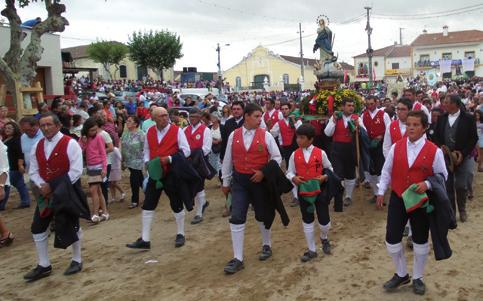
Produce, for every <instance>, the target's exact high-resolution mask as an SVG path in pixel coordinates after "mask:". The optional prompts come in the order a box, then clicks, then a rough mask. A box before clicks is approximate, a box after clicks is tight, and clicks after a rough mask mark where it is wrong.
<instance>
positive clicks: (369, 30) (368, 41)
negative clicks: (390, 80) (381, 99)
mask: <svg viewBox="0 0 483 301" xmlns="http://www.w3.org/2000/svg"><path fill="white" fill-rule="evenodd" d="M364 9H365V10H366V11H367V25H366V31H367V50H366V53H367V57H368V59H369V70H368V71H369V89H371V88H372V81H373V74H372V53H373V52H374V50H373V49H372V46H371V34H372V28H371V24H370V23H369V11H370V10H371V7H369V6H366V7H364Z"/></svg>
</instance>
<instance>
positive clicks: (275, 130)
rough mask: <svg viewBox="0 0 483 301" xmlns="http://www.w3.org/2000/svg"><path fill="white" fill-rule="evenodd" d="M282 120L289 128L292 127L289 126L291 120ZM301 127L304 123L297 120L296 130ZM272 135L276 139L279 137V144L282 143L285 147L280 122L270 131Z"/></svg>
mask: <svg viewBox="0 0 483 301" xmlns="http://www.w3.org/2000/svg"><path fill="white" fill-rule="evenodd" d="M280 120H281V122H285V124H286V125H287V126H290V125H289V122H290V121H289V118H282V119H280ZM301 125H302V121H300V120H297V121H296V122H295V129H298V128H299V126H301ZM270 134H272V136H273V137H274V138H277V137H278V142H279V143H280V145H283V137H282V133H281V130H280V124H278V122H277V123H275V125H274V126H273V127H272V129H271V130H270Z"/></svg>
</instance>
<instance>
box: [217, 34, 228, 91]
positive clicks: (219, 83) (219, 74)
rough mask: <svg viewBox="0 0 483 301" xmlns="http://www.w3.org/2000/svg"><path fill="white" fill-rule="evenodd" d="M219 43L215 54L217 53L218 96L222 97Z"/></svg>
mask: <svg viewBox="0 0 483 301" xmlns="http://www.w3.org/2000/svg"><path fill="white" fill-rule="evenodd" d="M225 46H230V44H225ZM220 51H221V48H220V43H217V44H216V52H218V64H217V66H218V80H217V83H218V89H219V91H220V94H221V95H223V72H222V71H221V63H220Z"/></svg>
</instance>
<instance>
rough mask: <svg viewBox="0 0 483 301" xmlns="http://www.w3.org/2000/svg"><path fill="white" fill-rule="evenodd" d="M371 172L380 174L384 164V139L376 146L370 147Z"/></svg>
mask: <svg viewBox="0 0 483 301" xmlns="http://www.w3.org/2000/svg"><path fill="white" fill-rule="evenodd" d="M369 157H370V161H369V174H370V175H372V176H380V175H381V171H382V167H383V166H384V161H385V160H386V159H385V158H384V154H383V153H382V140H381V141H379V143H378V144H377V146H376V147H374V148H369Z"/></svg>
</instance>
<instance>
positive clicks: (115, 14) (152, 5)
mask: <svg viewBox="0 0 483 301" xmlns="http://www.w3.org/2000/svg"><path fill="white" fill-rule="evenodd" d="M62 2H63V3H65V4H66V5H67V12H66V13H65V17H66V18H67V19H68V20H69V22H70V26H68V27H67V28H66V30H65V32H63V33H62V34H61V47H70V46H77V45H85V44H89V43H91V42H93V41H95V40H96V39H103V40H117V41H120V42H127V41H128V36H129V35H130V34H131V33H132V32H133V31H137V30H150V29H153V30H162V29H167V30H169V31H172V32H176V33H177V34H179V35H180V37H181V41H182V43H183V50H182V52H183V55H184V56H183V58H182V59H180V60H178V61H177V63H176V65H175V70H180V69H181V68H182V67H188V66H189V67H191V66H192V67H198V71H216V70H217V67H216V62H217V54H216V51H215V49H216V44H217V43H220V44H221V45H225V44H230V46H226V47H222V51H221V65H222V68H223V69H224V70H226V69H228V68H229V67H231V66H233V65H235V64H237V63H238V62H239V61H241V60H242V58H243V57H244V56H246V55H247V54H248V53H249V52H250V51H251V50H252V49H253V48H255V47H256V46H258V45H260V44H261V45H265V46H267V48H269V49H270V50H272V51H273V52H275V53H277V54H283V55H292V56H298V55H299V51H300V50H299V49H300V46H299V40H298V39H297V38H298V33H297V32H298V23H299V22H301V23H302V30H303V35H304V36H307V37H304V38H303V52H304V56H305V57H308V58H316V54H313V53H312V47H313V44H314V40H315V38H316V30H317V24H316V19H317V16H318V15H320V14H324V15H327V16H328V17H329V20H330V24H329V27H330V28H331V29H332V32H333V33H334V34H335V43H334V51H335V52H336V53H338V54H339V61H345V62H348V63H350V64H353V62H354V61H353V59H352V57H353V56H355V55H358V54H360V53H363V52H365V50H366V49H367V35H366V32H365V31H364V28H365V26H366V18H365V17H364V18H363V19H360V20H359V21H356V22H352V23H349V24H343V23H344V21H347V20H351V19H354V18H356V17H359V16H361V15H362V14H365V10H364V6H366V5H369V6H372V8H373V10H372V11H373V13H374V14H379V15H412V16H413V17H414V14H419V15H421V14H428V13H439V12H445V11H450V10H456V9H460V8H463V7H469V6H473V5H478V4H481V3H482V2H481V0H461V1H454V0H453V1H450V0H425V1H421V0H403V1H402V0H397V1H387V0H373V1H367V0H344V1H341V0H338V1H321V0H319V1H316V0H309V1H294V0H276V1H273V0H272V1H268V0H243V1H234V0H224V1H221V0H182V1H181V0H162V1H156V0H136V1H132V0H130V1H128V0H107V1H104V0H82V1H74V0H67V1H66V0H64V1H62ZM19 13H20V15H21V18H22V20H23V21H25V20H28V19H33V18H35V17H37V16H40V17H42V18H44V17H45V15H46V12H45V9H44V6H43V3H42V4H38V3H34V4H32V5H31V6H29V7H27V8H24V9H19ZM482 15H483V8H482V7H481V6H480V7H479V8H478V9H474V10H472V11H471V12H469V13H463V14H458V15H451V16H445V17H437V18H426V19H422V20H410V19H408V18H409V17H405V19H404V18H403V17H398V18H394V17H393V18H386V19H382V18H375V16H374V18H371V26H372V27H373V34H372V43H373V48H374V49H377V48H382V47H385V46H388V45H390V44H393V43H394V41H399V28H400V27H402V28H404V29H403V43H406V44H409V43H411V42H412V41H413V40H414V39H415V38H416V37H417V36H418V35H419V34H420V33H421V32H422V31H423V29H427V30H428V32H430V33H431V32H441V31H442V27H443V25H448V26H449V30H450V31H456V30H467V29H479V30H483V18H482V17H481V16H482ZM396 19H398V20H396ZM287 40H292V41H289V42H286V43H280V42H284V41H287Z"/></svg>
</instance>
